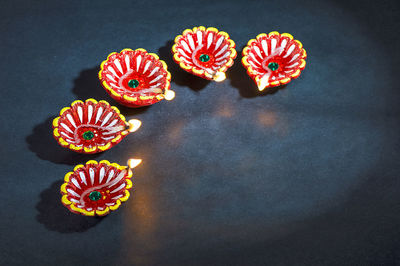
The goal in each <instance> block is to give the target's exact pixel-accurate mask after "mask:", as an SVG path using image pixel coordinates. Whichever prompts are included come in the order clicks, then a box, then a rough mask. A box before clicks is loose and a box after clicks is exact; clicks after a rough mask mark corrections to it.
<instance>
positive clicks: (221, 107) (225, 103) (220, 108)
mask: <svg viewBox="0 0 400 266" xmlns="http://www.w3.org/2000/svg"><path fill="white" fill-rule="evenodd" d="M235 113H236V108H235V105H234V103H233V102H232V100H231V99H229V100H227V99H226V100H222V101H221V102H220V103H219V104H217V105H216V110H215V115H216V116H219V117H225V118H230V117H233V116H234V115H235Z"/></svg>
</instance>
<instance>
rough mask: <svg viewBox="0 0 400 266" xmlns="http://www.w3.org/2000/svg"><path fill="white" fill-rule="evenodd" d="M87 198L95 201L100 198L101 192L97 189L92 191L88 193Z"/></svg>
mask: <svg viewBox="0 0 400 266" xmlns="http://www.w3.org/2000/svg"><path fill="white" fill-rule="evenodd" d="M89 199H91V200H93V201H96V200H99V199H101V193H100V192H99V191H92V192H90V194H89Z"/></svg>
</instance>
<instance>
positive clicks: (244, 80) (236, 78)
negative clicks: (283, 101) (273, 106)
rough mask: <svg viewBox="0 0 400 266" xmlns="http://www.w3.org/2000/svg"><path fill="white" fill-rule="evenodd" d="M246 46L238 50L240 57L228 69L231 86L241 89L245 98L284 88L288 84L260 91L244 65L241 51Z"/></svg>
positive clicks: (240, 92) (271, 92)
mask: <svg viewBox="0 0 400 266" xmlns="http://www.w3.org/2000/svg"><path fill="white" fill-rule="evenodd" d="M244 47H246V46H245V45H244V46H243V47H242V48H241V50H240V51H238V57H237V58H236V59H235V63H234V64H233V66H232V67H230V68H229V69H228V71H227V78H228V79H229V80H230V82H231V86H232V87H234V88H235V89H237V90H238V91H239V94H240V96H242V97H243V98H255V97H260V96H266V95H272V94H275V93H277V92H278V91H279V90H281V89H284V88H285V87H286V86H287V85H286V84H285V85H282V86H277V87H271V88H267V89H265V90H264V91H259V90H258V88H257V86H256V84H255V83H254V81H253V80H252V79H251V77H250V76H249V75H248V74H247V70H246V68H245V67H244V66H243V65H242V63H241V60H242V55H241V51H242V50H243V49H244Z"/></svg>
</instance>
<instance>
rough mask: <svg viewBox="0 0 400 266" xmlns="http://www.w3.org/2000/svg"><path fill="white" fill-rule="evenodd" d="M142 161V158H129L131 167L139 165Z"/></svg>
mask: <svg viewBox="0 0 400 266" xmlns="http://www.w3.org/2000/svg"><path fill="white" fill-rule="evenodd" d="M141 162H142V159H129V160H128V167H129V169H133V168H135V167H136V166H138V165H139V164H140V163H141Z"/></svg>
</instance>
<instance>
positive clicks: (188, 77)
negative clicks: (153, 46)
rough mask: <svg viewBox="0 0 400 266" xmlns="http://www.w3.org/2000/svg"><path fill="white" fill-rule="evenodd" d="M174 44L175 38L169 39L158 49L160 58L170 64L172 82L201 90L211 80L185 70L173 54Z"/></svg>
mask: <svg viewBox="0 0 400 266" xmlns="http://www.w3.org/2000/svg"><path fill="white" fill-rule="evenodd" d="M173 45H174V41H173V40H169V41H167V42H166V43H165V45H164V46H162V47H161V48H160V49H158V54H159V56H160V59H162V60H164V61H165V63H167V65H168V71H169V72H171V76H172V82H174V83H175V84H177V85H178V86H186V87H189V89H191V90H193V91H196V92H198V91H200V90H202V89H204V88H205V87H206V86H207V85H208V84H209V83H210V81H209V80H207V79H202V78H200V77H197V76H196V75H193V74H190V73H188V72H186V71H185V70H183V69H181V68H180V67H179V65H178V64H177V63H175V61H174V59H173V54H172V46H173Z"/></svg>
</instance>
